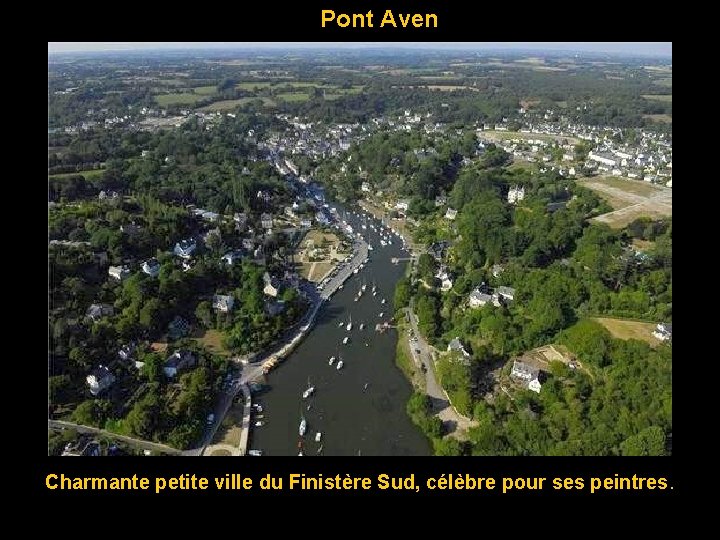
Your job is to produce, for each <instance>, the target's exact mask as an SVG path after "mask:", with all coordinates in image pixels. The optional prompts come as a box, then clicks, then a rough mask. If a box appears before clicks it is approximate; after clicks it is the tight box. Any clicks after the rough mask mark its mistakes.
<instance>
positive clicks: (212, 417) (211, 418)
mask: <svg viewBox="0 0 720 540" xmlns="http://www.w3.org/2000/svg"><path fill="white" fill-rule="evenodd" d="M213 422H215V415H214V414H213V413H210V414H208V417H207V425H208V426H212V425H213Z"/></svg>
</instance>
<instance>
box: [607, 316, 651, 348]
mask: <svg viewBox="0 0 720 540" xmlns="http://www.w3.org/2000/svg"><path fill="white" fill-rule="evenodd" d="M594 320H596V321H597V322H599V323H600V324H602V325H603V326H604V327H605V328H607V329H608V331H609V332H610V333H611V334H612V335H613V337H616V338H618V339H637V340H640V341H644V342H645V343H647V344H648V345H652V346H655V345H657V344H658V343H660V340H659V339H657V338H656V337H655V336H653V335H652V333H653V330H655V326H656V325H655V323H648V322H639V321H626V320H624V319H610V318H606V317H595V319H594Z"/></svg>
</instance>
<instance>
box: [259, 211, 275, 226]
mask: <svg viewBox="0 0 720 540" xmlns="http://www.w3.org/2000/svg"><path fill="white" fill-rule="evenodd" d="M260 224H261V225H262V228H263V229H272V227H273V217H272V214H267V213H263V214H262V215H261V216H260Z"/></svg>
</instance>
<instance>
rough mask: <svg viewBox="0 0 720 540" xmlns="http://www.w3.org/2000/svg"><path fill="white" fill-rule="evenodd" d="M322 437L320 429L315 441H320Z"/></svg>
mask: <svg viewBox="0 0 720 540" xmlns="http://www.w3.org/2000/svg"><path fill="white" fill-rule="evenodd" d="M320 439H322V433H320V432H319V431H318V432H317V433H316V434H315V442H320Z"/></svg>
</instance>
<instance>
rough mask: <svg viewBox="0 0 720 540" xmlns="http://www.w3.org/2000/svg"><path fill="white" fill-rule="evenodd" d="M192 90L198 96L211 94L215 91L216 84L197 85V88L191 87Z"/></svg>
mask: <svg viewBox="0 0 720 540" xmlns="http://www.w3.org/2000/svg"><path fill="white" fill-rule="evenodd" d="M193 90H194V91H195V93H196V94H198V95H200V96H212V95H213V94H216V93H217V87H216V86H198V87H197V88H193Z"/></svg>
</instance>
